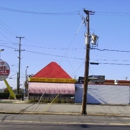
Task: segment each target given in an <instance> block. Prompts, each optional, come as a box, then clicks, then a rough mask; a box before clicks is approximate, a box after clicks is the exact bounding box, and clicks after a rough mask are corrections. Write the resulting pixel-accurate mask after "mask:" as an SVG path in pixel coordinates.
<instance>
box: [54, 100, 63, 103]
mask: <svg viewBox="0 0 130 130" xmlns="http://www.w3.org/2000/svg"><path fill="white" fill-rule="evenodd" d="M53 103H61V101H60V100H58V99H56V100H55V101H54V102H53Z"/></svg>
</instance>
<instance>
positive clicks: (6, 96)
mask: <svg viewBox="0 0 130 130" xmlns="http://www.w3.org/2000/svg"><path fill="white" fill-rule="evenodd" d="M8 98H9V93H8V92H3V93H0V99H8Z"/></svg>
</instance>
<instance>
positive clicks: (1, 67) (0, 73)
mask: <svg viewBox="0 0 130 130" xmlns="http://www.w3.org/2000/svg"><path fill="white" fill-rule="evenodd" d="M9 74H10V67H9V65H8V63H7V62H5V61H3V60H0V81H2V80H4V79H6V78H7V77H8V76H9Z"/></svg>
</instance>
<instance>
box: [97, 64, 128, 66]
mask: <svg viewBox="0 0 130 130" xmlns="http://www.w3.org/2000/svg"><path fill="white" fill-rule="evenodd" d="M99 64H108V65H125V66H126V65H130V64H122V63H99Z"/></svg>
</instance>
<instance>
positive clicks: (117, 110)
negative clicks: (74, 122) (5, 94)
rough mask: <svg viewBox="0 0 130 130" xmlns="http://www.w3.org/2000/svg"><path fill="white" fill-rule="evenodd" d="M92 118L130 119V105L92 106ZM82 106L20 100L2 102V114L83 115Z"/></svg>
mask: <svg viewBox="0 0 130 130" xmlns="http://www.w3.org/2000/svg"><path fill="white" fill-rule="evenodd" d="M86 109H87V115H90V116H125V117H130V105H117V106H114V105H90V104H88V105H87V107H86ZM81 112H82V104H49V103H48V104H37V103H35V104H34V103H28V101H19V100H0V113H13V114H14V113H15V114H60V115H65V114H66V115H81Z"/></svg>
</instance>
